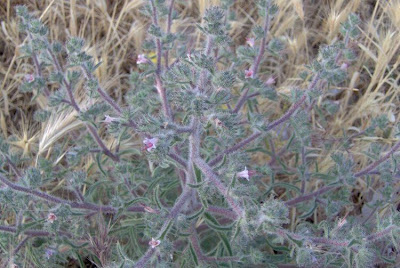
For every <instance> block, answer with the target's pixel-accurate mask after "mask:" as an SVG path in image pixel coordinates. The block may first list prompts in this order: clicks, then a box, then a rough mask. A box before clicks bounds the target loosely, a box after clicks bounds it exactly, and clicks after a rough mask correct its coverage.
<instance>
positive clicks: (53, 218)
mask: <svg viewBox="0 0 400 268" xmlns="http://www.w3.org/2000/svg"><path fill="white" fill-rule="evenodd" d="M55 220H57V216H56V214H54V213H49V215H48V216H47V221H48V222H50V223H53V222H54V221H55Z"/></svg>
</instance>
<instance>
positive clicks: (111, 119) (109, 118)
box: [104, 114, 118, 124]
mask: <svg viewBox="0 0 400 268" xmlns="http://www.w3.org/2000/svg"><path fill="white" fill-rule="evenodd" d="M105 117H106V118H105V119H104V123H107V124H110V123H111V122H113V121H117V120H118V118H116V117H111V116H109V115H108V114H106V116H105Z"/></svg>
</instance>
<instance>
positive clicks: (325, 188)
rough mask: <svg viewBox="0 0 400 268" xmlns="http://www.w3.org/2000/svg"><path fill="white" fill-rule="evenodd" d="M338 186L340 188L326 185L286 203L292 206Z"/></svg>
mask: <svg viewBox="0 0 400 268" xmlns="http://www.w3.org/2000/svg"><path fill="white" fill-rule="evenodd" d="M338 188H339V187H338V186H325V187H323V188H321V189H319V190H318V191H315V192H312V193H309V194H306V195H302V196H299V197H296V198H293V199H290V200H288V201H286V202H285V204H286V205H287V206H289V207H292V206H294V205H296V204H298V203H301V202H304V201H308V200H311V199H313V198H314V197H317V196H319V195H322V194H324V193H326V192H329V191H331V190H334V189H338Z"/></svg>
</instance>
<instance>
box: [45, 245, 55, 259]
mask: <svg viewBox="0 0 400 268" xmlns="http://www.w3.org/2000/svg"><path fill="white" fill-rule="evenodd" d="M55 253H56V251H55V250H54V249H51V248H46V250H45V251H44V255H45V257H46V259H48V260H49V259H50V258H51V256H53V255H54V254H55Z"/></svg>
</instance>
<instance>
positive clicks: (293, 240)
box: [287, 234, 303, 248]
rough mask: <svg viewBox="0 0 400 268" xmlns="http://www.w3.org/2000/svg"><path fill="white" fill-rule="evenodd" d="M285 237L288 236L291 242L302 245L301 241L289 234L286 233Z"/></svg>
mask: <svg viewBox="0 0 400 268" xmlns="http://www.w3.org/2000/svg"><path fill="white" fill-rule="evenodd" d="M287 237H288V238H289V240H290V241H292V242H293V243H295V244H296V245H297V246H298V247H299V248H301V247H303V241H301V240H297V239H294V238H293V237H291V236H290V235H289V234H287Z"/></svg>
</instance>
